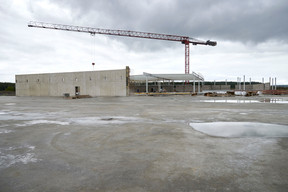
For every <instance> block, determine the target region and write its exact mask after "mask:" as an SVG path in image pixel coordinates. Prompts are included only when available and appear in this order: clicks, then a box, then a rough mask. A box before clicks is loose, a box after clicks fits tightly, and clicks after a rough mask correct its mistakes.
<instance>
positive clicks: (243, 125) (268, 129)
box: [190, 122, 288, 137]
mask: <svg viewBox="0 0 288 192" xmlns="http://www.w3.org/2000/svg"><path fill="white" fill-rule="evenodd" d="M190 126H191V127H192V128H194V129H195V130H197V131H199V132H202V133H205V134H207V135H211V136H217V137H288V126H287V125H277V124H268V123H256V122H209V123H190Z"/></svg>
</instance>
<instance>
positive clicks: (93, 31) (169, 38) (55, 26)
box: [28, 21, 217, 74]
mask: <svg viewBox="0 0 288 192" xmlns="http://www.w3.org/2000/svg"><path fill="white" fill-rule="evenodd" d="M28 27H37V28H44V29H56V30H64V31H74V32H84V33H90V34H91V35H95V34H103V35H115V36H125V37H137V38H146V39H158V40H166V41H179V42H181V43H182V44H184V45H185V74H189V71H190V66H189V45H190V43H191V44H192V45H210V46H216V45H217V42H216V41H210V40H207V41H201V40H198V39H195V38H191V37H187V36H179V35H167V34H159V33H147V32H138V31H128V30H113V29H100V28H91V27H80V26H72V25H62V24H52V23H44V22H36V21H30V22H29V23H28Z"/></svg>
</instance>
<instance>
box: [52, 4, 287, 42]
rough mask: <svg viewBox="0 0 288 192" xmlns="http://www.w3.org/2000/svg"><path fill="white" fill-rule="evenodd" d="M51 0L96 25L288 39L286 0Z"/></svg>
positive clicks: (193, 34)
mask: <svg viewBox="0 0 288 192" xmlns="http://www.w3.org/2000/svg"><path fill="white" fill-rule="evenodd" d="M51 1H52V2H54V3H57V4H59V5H61V6H65V7H70V9H71V10H73V13H75V17H78V18H79V21H83V24H85V25H90V26H91V25H92V26H95V27H106V28H113V29H130V30H139V31H149V32H159V33H167V34H178V35H187V36H191V37H196V38H197V37H209V38H210V37H211V38H213V39H221V40H228V41H235V40H236V41H242V42H253V43H259V42H263V41H266V40H270V39H281V40H284V41H286V42H287V41H288V33H287V32H288V25H286V23H288V21H287V20H288V2H287V1H285V0H278V1H275V0H248V1H238V0H218V1H213V0H206V1H197V0H184V1H176V0H170V1H167V0H158V1H155V0H153V1H152V0H146V1H129V0H122V1H105V0H98V1H94V0H82V1H77V0H72V1H71V0H69V1H68V0H60V1H59V0H57V1H56V0H51ZM75 19H76V20H77V18H75ZM81 24H82V23H81Z"/></svg>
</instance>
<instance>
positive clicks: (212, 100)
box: [200, 99, 288, 104]
mask: <svg viewBox="0 0 288 192" xmlns="http://www.w3.org/2000/svg"><path fill="white" fill-rule="evenodd" d="M200 102H204V103H279V104H288V101H285V100H283V99H264V100H249V99H234V100H233V99H207V100H200Z"/></svg>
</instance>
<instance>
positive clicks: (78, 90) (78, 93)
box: [75, 86, 80, 96]
mask: <svg viewBox="0 0 288 192" xmlns="http://www.w3.org/2000/svg"><path fill="white" fill-rule="evenodd" d="M78 95H80V87H79V86H76V87H75V96H78Z"/></svg>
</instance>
